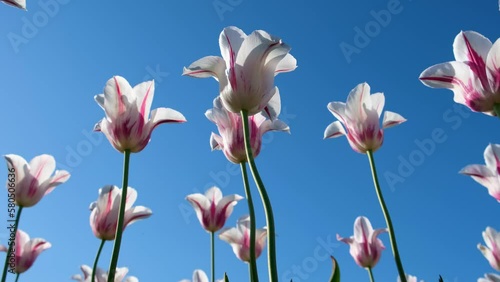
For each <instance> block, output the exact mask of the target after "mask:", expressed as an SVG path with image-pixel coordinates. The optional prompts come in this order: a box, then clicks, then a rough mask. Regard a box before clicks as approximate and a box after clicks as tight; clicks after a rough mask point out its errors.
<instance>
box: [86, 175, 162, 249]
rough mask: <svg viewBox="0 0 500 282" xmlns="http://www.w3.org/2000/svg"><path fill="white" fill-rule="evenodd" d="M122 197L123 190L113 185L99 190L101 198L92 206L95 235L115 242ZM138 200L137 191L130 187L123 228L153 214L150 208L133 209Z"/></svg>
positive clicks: (138, 207) (92, 224) (92, 222)
mask: <svg viewBox="0 0 500 282" xmlns="http://www.w3.org/2000/svg"><path fill="white" fill-rule="evenodd" d="M121 197H122V189H119V188H118V187H116V186H113V185H107V186H104V187H103V188H101V189H99V197H98V199H97V201H96V202H93V203H91V204H90V210H91V211H92V212H91V214H90V227H92V231H93V232H94V235H95V236H96V237H97V238H99V239H102V240H114V239H115V233H116V226H117V225H118V210H119V206H120V200H121ZM136 199H137V191H136V190H135V189H134V188H132V187H128V193H127V202H126V205H125V217H124V222H123V228H124V229H125V227H127V226H129V225H130V224H132V223H134V222H136V221H137V220H140V219H145V218H148V217H150V216H151V214H152V213H153V212H152V211H151V210H150V209H149V208H146V207H143V206H137V207H133V206H132V205H133V204H134V203H135V200H136Z"/></svg>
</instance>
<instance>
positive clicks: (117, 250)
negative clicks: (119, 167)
mask: <svg viewBox="0 0 500 282" xmlns="http://www.w3.org/2000/svg"><path fill="white" fill-rule="evenodd" d="M123 158H124V160H123V186H122V197H121V201H120V211H119V213H118V224H117V225H116V235H115V244H114V246H113V255H112V257H111V263H110V265H109V272H108V282H114V281H115V272H116V266H117V265H118V256H119V255H120V245H121V243H122V234H123V220H124V217H125V203H126V202H127V188H128V169H129V162H130V150H128V149H127V150H125V152H124V157H123Z"/></svg>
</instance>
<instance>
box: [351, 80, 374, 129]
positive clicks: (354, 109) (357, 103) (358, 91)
mask: <svg viewBox="0 0 500 282" xmlns="http://www.w3.org/2000/svg"><path fill="white" fill-rule="evenodd" d="M371 108H372V105H371V99H370V85H368V83H366V82H363V83H361V84H358V85H357V86H356V87H355V88H354V89H352V90H351V92H350V93H349V96H347V102H346V107H345V113H346V115H347V116H349V117H353V116H355V117H356V119H358V120H365V119H366V118H367V112H366V110H365V109H371Z"/></svg>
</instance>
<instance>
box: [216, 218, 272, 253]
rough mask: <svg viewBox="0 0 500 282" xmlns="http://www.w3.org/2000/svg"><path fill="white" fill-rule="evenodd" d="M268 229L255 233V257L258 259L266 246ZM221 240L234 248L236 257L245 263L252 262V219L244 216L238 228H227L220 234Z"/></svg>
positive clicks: (240, 219) (238, 223)
mask: <svg viewBox="0 0 500 282" xmlns="http://www.w3.org/2000/svg"><path fill="white" fill-rule="evenodd" d="M266 235H267V230H266V228H262V229H257V230H256V232H255V257H256V258H258V257H259V256H260V254H261V253H262V250H263V249H264V246H265V244H266ZM219 238H220V239H221V240H223V241H226V242H227V243H229V244H230V245H231V247H232V248H233V252H234V254H235V255H236V257H237V258H238V259H240V260H242V261H244V262H249V261H250V217H249V216H248V215H245V216H242V217H240V218H239V219H238V222H237V224H236V228H234V227H233V228H225V229H223V230H222V231H221V232H220V233H219Z"/></svg>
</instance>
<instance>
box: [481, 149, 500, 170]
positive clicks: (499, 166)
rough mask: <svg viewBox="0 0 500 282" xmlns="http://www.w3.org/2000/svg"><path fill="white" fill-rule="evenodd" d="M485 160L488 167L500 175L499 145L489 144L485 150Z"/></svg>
mask: <svg viewBox="0 0 500 282" xmlns="http://www.w3.org/2000/svg"><path fill="white" fill-rule="evenodd" d="M484 160H485V162H486V167H487V168H488V169H489V170H490V171H492V172H495V173H496V174H497V175H500V145H499V144H489V145H488V146H487V147H486V149H485V150H484ZM495 173H492V175H494V174H495Z"/></svg>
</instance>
